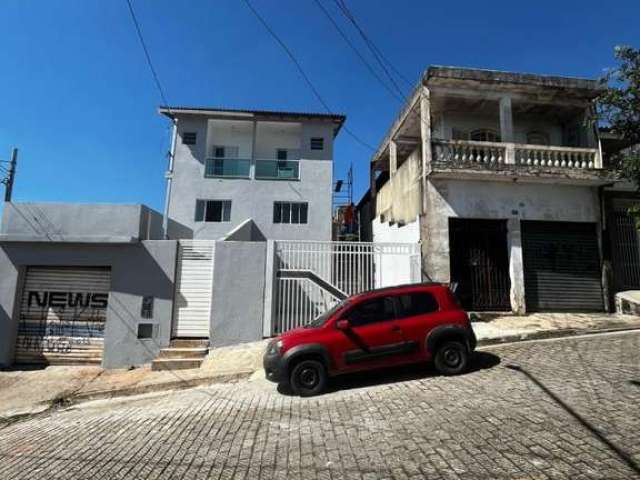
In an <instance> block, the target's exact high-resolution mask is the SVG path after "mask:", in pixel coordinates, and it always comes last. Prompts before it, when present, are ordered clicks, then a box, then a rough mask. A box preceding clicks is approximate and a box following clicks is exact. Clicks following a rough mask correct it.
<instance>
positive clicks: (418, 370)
mask: <svg viewBox="0 0 640 480" xmlns="http://www.w3.org/2000/svg"><path fill="white" fill-rule="evenodd" d="M499 364H500V357H498V356H497V355H494V354H493V353H489V352H475V354H474V357H473V359H472V361H471V363H470V364H469V370H468V371H467V372H466V373H465V374H464V375H470V374H472V373H474V372H478V371H480V370H486V369H489V368H493V367H495V366H497V365H499ZM437 376H440V374H439V373H438V372H437V371H436V370H435V369H434V368H433V365H432V364H431V363H428V364H422V363H419V364H415V365H403V366H401V367H395V368H385V369H381V370H371V371H367V372H358V373H351V374H346V375H340V376H338V377H334V378H331V379H330V380H329V385H328V387H327V390H326V392H325V394H326V393H332V392H336V391H339V390H351V389H354V388H364V387H370V386H374V385H385V384H389V383H398V382H407V381H410V380H419V379H423V378H429V377H437ZM278 392H280V393H281V394H283V395H293V392H292V391H291V389H290V388H289V387H288V386H286V385H278Z"/></svg>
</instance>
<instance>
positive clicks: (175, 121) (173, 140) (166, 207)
mask: <svg viewBox="0 0 640 480" xmlns="http://www.w3.org/2000/svg"><path fill="white" fill-rule="evenodd" d="M172 123H173V131H172V133H171V150H169V166H168V168H167V172H166V173H165V178H166V179H167V191H166V195H165V199H164V212H163V215H162V234H163V237H164V239H165V240H169V202H170V201H171V182H172V180H173V161H174V158H175V154H176V140H177V137H178V119H177V118H175V117H174V118H173V119H172Z"/></svg>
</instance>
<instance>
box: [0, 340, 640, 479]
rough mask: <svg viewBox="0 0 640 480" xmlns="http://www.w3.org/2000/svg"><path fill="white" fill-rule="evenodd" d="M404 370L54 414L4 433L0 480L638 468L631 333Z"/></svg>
mask: <svg viewBox="0 0 640 480" xmlns="http://www.w3.org/2000/svg"><path fill="white" fill-rule="evenodd" d="M406 370H407V369H405V372H398V371H395V372H384V373H383V374H375V375H368V376H365V377H363V376H359V377H356V378H353V377H348V378H344V379H340V380H339V381H334V382H333V388H332V391H331V392H330V393H327V394H325V395H323V396H320V397H314V398H311V399H301V398H297V397H293V396H290V395H287V394H282V393H278V392H277V391H276V388H275V385H272V384H268V383H266V382H264V381H254V382H242V383H237V384H232V385H218V386H212V387H208V388H200V389H192V390H187V391H182V392H170V393H165V394H154V395H148V396H142V397H135V398H128V399H119V400H110V401H100V402H94V403H91V404H86V405H83V406H78V407H76V408H73V409H69V410H66V411H58V412H54V413H52V414H50V415H46V416H40V417H36V418H33V419H30V420H25V421H22V422H19V423H15V424H13V425H9V426H6V427H4V428H2V429H1V430H0V457H1V458H0V479H3V480H11V479H40V478H42V479H51V478H64V479H85V478H87V479H88V478H90V479H92V480H98V479H103V478H104V479H118V478H131V479H133V478H135V479H139V478H140V479H159V478H180V479H184V480H188V479H207V478H214V479H217V478H224V479H228V478H247V479H258V478H260V479H271V478H283V479H284V478H303V479H307V478H322V479H339V478H363V479H377V478H395V479H404V478H414V479H421V478H428V479H441V478H442V479H449V478H462V479H478V478H514V479H523V478H533V479H546V478H559V479H560V478H561V479H565V478H567V479H569V478H570V479H572V480H579V479H586V478H603V479H623V478H624V479H626V478H635V477H637V476H639V472H640V470H639V467H638V465H639V464H640V333H638V332H629V333H624V334H615V335H596V336H590V337H584V338H571V339H563V340H556V341H542V342H531V343H521V344H514V345H505V346H501V347H491V348H488V349H486V350H484V351H482V352H479V354H478V358H477V359H476V368H475V369H474V371H472V372H470V373H468V374H466V375H463V376H460V377H450V378H446V377H439V376H434V375H433V373H432V372H431V370H429V369H424V368H421V369H408V371H406ZM285 393H286V392H285Z"/></svg>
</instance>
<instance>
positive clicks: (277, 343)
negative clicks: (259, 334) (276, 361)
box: [267, 340, 282, 355]
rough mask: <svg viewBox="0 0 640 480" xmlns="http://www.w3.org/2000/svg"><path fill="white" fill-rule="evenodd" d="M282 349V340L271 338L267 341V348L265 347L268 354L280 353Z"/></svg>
mask: <svg viewBox="0 0 640 480" xmlns="http://www.w3.org/2000/svg"><path fill="white" fill-rule="evenodd" d="M281 350H282V340H273V341H272V342H271V343H269V348H267V353H268V354H269V355H276V354H278V353H280V351H281Z"/></svg>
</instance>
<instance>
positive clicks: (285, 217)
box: [273, 202, 309, 223]
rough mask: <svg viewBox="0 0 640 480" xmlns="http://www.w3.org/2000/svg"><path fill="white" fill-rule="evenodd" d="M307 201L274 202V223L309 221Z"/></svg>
mask: <svg viewBox="0 0 640 480" xmlns="http://www.w3.org/2000/svg"><path fill="white" fill-rule="evenodd" d="M308 210H309V204H308V203H307V202H274V203H273V223H307V217H308Z"/></svg>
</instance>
